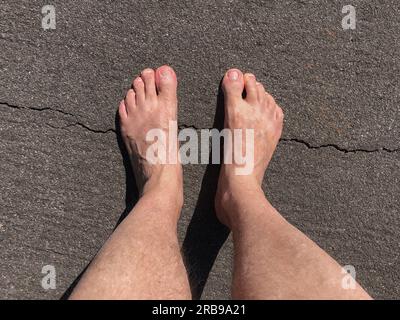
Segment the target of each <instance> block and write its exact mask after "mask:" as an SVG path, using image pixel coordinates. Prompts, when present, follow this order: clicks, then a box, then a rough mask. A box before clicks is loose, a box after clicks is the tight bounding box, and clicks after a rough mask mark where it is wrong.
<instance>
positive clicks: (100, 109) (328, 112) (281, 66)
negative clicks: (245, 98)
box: [0, 0, 400, 299]
mask: <svg viewBox="0 0 400 320" xmlns="http://www.w3.org/2000/svg"><path fill="white" fill-rule="evenodd" d="M45 4H54V5H55V6H56V18H57V27H56V30H46V31H45V30H43V29H42V28H41V17H42V15H41V8H42V6H43V5H45ZM346 4H352V5H354V6H355V7H356V9H357V29H356V30H352V31H344V30H342V28H341V19H342V16H343V15H342V13H341V9H342V7H343V5H346ZM0 8H1V11H0V48H1V50H0V115H1V116H0V159H1V161H0V177H1V183H0V244H1V251H0V252H1V259H0V298H5V299H17V298H34V299H36V298H44V299H55V298H59V297H60V296H61V295H62V294H63V293H64V292H65V290H66V289H67V288H68V287H69V286H70V285H71V283H72V282H73V281H74V280H75V279H76V277H77V276H78V275H79V273H80V272H81V271H82V270H83V269H84V267H85V266H86V265H87V264H88V263H89V261H90V260H91V259H92V258H93V256H94V255H95V254H96V252H97V250H98V249H99V248H100V247H101V245H102V244H103V243H104V241H105V239H106V238H107V237H108V236H109V234H110V233H111V232H112V230H113V228H114V227H115V225H116V223H117V221H118V219H119V218H120V216H121V214H122V213H123V212H124V210H125V209H126V206H127V203H128V206H129V203H130V199H129V197H128V200H127V199H126V198H127V197H126V193H127V192H126V187H127V185H128V187H129V190H130V185H129V184H130V183H131V181H130V179H127V178H126V176H128V177H129V172H128V174H126V170H125V167H124V163H123V157H122V155H121V152H120V149H119V147H118V141H117V135H116V128H115V112H116V107H117V105H118V101H119V100H120V99H121V98H122V97H123V94H124V91H125V90H126V88H127V87H129V85H130V81H131V78H132V77H133V76H135V75H136V74H137V73H138V72H139V71H140V70H141V69H143V68H144V67H157V66H159V65H161V64H165V63H167V64H171V65H172V66H173V67H174V68H175V69H176V71H177V73H178V77H179V81H180V88H179V99H180V110H179V121H180V125H181V126H182V127H186V126H189V127H191V126H192V127H195V128H210V127H212V126H213V123H214V116H215V110H216V105H217V92H218V83H219V81H220V79H221V76H222V75H223V73H224V71H225V70H226V69H227V68H229V67H232V66H235V67H238V68H241V69H243V70H245V71H251V72H253V73H255V74H256V75H257V77H259V79H260V80H261V81H262V82H263V83H265V85H266V86H267V88H268V90H269V91H270V92H271V93H272V94H273V95H274V96H275V97H276V99H277V100H278V102H279V103H280V105H281V106H282V108H283V109H284V111H285V114H286V120H285V131H284V135H283V139H282V141H281V143H280V145H279V147H278V150H277V154H276V155H275V157H274V159H273V162H272V163H271V168H270V170H269V172H268V174H267V176H266V178H265V184H264V188H265V192H266V194H267V195H268V197H269V198H270V199H271V202H272V203H273V204H274V205H275V206H276V207H277V208H278V209H279V210H280V211H281V212H282V214H283V215H284V216H285V217H286V218H287V219H288V220H289V221H290V222H292V223H293V224H294V225H295V226H297V227H298V228H300V229H301V230H302V231H304V232H305V233H306V234H307V235H309V236H310V237H311V238H312V239H313V240H315V241H316V242H317V243H318V244H319V245H320V246H321V247H322V248H324V249H325V250H327V251H328V252H329V253H330V254H331V255H332V256H333V257H334V258H336V259H337V260H338V261H339V262H340V263H342V264H344V265H345V264H346V265H347V264H350V265H353V266H355V268H356V271H357V280H359V281H360V283H361V284H362V285H363V286H364V287H365V288H366V289H367V290H368V291H369V292H370V293H371V294H372V295H373V297H375V298H380V299H382V298H387V299H393V298H400V289H399V288H400V286H399V284H400V248H399V243H400V241H399V239H400V218H399V215H400V203H399V194H400V184H399V179H400V139H399V133H400V121H399V120H400V119H399V102H400V91H399V90H400V89H399V88H400V86H399V76H398V74H399V68H400V62H399V59H398V57H399V52H400V24H399V16H400V4H399V3H398V1H395V0H387V1H384V2H383V1H378V0H373V1H362V0H351V1H350V0H346V1H330V0H320V1H313V0H309V1H307V0H302V1H301V0H284V1H282V0H280V1H278V0H270V1H266V0H265V1H262V0H248V1H229V0H221V1H197V2H193V1H161V0H160V1H150V0H146V1H93V0H86V1H80V2H77V1H27V0H23V1H22V0H20V1H9V0H3V1H0ZM214 173H215V168H213V167H209V168H208V169H207V168H206V167H205V166H200V165H191V166H187V167H185V199H186V203H185V207H184V210H183V215H182V218H181V221H180V225H179V237H180V240H181V241H182V243H183V246H184V250H185V252H186V253H187V255H188V257H189V258H190V259H189V260H190V261H187V263H188V267H189V269H190V273H191V277H192V278H193V285H194V287H195V291H196V293H198V294H199V293H200V292H202V291H203V289H204V291H203V295H202V298H206V299H207V298H210V299H211V298H222V299H226V298H229V281H230V270H231V263H232V243H231V240H230V238H229V237H228V238H227V239H226V237H227V236H228V235H227V233H226V230H224V229H223V228H222V227H221V226H219V225H218V224H217V223H216V221H215V220H214V217H213V212H212V201H213V200H212V199H211V195H212V182H213V181H214V180H215V176H214ZM202 186H203V188H202ZM205 186H208V188H205ZM129 194H130V192H128V195H129ZM199 194H200V198H199ZM225 240H226V241H225ZM220 248H221V250H219V249H220ZM214 260H215V261H214ZM48 264H50V265H54V266H55V267H56V270H57V289H55V290H48V291H45V290H43V289H42V287H41V285H40V281H41V279H42V277H43V275H42V274H41V269H42V267H43V266H44V265H48Z"/></svg>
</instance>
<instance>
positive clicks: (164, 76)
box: [119, 66, 182, 192]
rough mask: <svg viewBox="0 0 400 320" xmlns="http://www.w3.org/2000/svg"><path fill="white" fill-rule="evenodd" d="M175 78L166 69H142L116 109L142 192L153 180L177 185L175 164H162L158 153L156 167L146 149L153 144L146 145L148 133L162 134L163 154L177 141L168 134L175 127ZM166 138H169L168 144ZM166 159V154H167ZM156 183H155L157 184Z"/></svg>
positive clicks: (179, 169) (170, 133) (178, 172)
mask: <svg viewBox="0 0 400 320" xmlns="http://www.w3.org/2000/svg"><path fill="white" fill-rule="evenodd" d="M176 91H177V78H176V74H175V72H174V70H173V69H172V68H171V67H169V66H162V67H159V68H158V69H156V70H153V69H144V70H143V71H142V72H141V73H140V75H139V76H138V77H136V78H135V79H134V80H133V82H132V88H131V89H129V90H128V92H127V94H126V96H125V99H124V100H122V101H121V103H120V106H119V117H120V123H121V134H122V137H123V140H124V142H125V145H126V148H127V151H128V154H129V156H130V158H131V162H132V166H133V169H134V172H135V178H136V182H137V184H138V187H139V189H140V190H141V192H143V188H144V187H145V184H146V183H147V182H148V181H149V180H151V179H152V178H154V179H157V180H159V179H163V180H167V181H168V180H169V182H170V183H173V182H174V181H175V180H178V181H175V182H176V183H178V184H181V183H180V182H179V181H180V180H181V179H182V177H181V168H180V166H179V165H178V163H176V164H174V165H167V164H165V161H163V160H165V159H163V158H161V155H160V154H161V153H160V154H158V153H155V155H156V156H157V157H158V156H159V157H160V158H159V159H156V160H159V161H158V163H155V162H154V161H153V162H151V161H149V158H148V156H147V155H148V154H147V151H148V148H149V147H150V146H151V144H152V143H153V142H154V141H146V135H147V134H148V133H149V131H150V130H152V129H156V130H161V131H163V132H164V133H165V137H166V139H165V141H160V142H161V143H162V144H163V145H164V147H165V150H167V152H168V151H171V152H174V151H175V152H176V154H177V150H175V149H174V148H169V145H168V143H169V141H174V142H176V141H177V137H176V134H177V133H176V130H172V131H173V132H170V131H171V130H170V129H171V124H174V123H175V124H176V118H177V95H176ZM174 129H176V128H174ZM170 135H173V136H172V137H171V140H170ZM167 156H169V154H167ZM157 182H159V181H157Z"/></svg>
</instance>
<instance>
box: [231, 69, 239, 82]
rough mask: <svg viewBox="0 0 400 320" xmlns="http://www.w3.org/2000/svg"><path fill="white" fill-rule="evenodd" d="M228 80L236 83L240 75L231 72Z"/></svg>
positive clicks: (234, 71)
mask: <svg viewBox="0 0 400 320" xmlns="http://www.w3.org/2000/svg"><path fill="white" fill-rule="evenodd" d="M228 78H229V79H231V80H234V81H235V80H237V79H238V78H239V73H238V72H237V71H236V70H231V71H229V72H228Z"/></svg>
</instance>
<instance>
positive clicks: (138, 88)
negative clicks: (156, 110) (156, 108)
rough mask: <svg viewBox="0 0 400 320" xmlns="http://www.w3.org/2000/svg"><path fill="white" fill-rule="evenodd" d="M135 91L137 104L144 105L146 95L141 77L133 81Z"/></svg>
mask: <svg viewBox="0 0 400 320" xmlns="http://www.w3.org/2000/svg"><path fill="white" fill-rule="evenodd" d="M133 89H134V90H135V94H136V103H137V104H138V105H142V104H143V103H144V100H145V94H144V82H143V79H142V78H141V77H137V78H136V79H135V80H133Z"/></svg>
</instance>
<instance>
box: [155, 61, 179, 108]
mask: <svg viewBox="0 0 400 320" xmlns="http://www.w3.org/2000/svg"><path fill="white" fill-rule="evenodd" d="M156 86H157V91H158V95H159V97H160V98H161V99H165V100H167V101H175V100H176V89H177V86H178V81H177V78H176V74H175V71H174V69H172V68H171V67H170V66H162V67H159V68H158V69H157V70H156Z"/></svg>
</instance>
